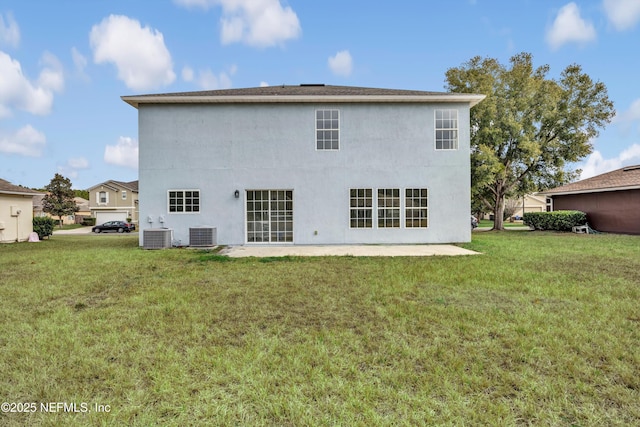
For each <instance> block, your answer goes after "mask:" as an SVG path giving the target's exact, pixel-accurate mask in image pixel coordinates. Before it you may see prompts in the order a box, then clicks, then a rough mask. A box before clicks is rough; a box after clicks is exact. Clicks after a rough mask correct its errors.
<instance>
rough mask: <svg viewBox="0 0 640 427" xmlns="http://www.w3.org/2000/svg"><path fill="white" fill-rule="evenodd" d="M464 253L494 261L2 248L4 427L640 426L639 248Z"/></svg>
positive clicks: (477, 243) (561, 244)
mask: <svg viewBox="0 0 640 427" xmlns="http://www.w3.org/2000/svg"><path fill="white" fill-rule="evenodd" d="M464 246H465V247H466V248H469V249H473V250H477V251H480V252H483V253H484V255H479V256H468V257H429V258H408V257H407V258H355V257H318V258H290V257H285V258H281V259H275V258H267V259H255V258H245V259H234V260H230V259H228V258H225V257H222V256H219V255H216V254H213V253H207V252H204V251H198V250H189V249H182V250H179V249H175V250H165V251H144V250H142V249H139V248H138V247H137V236H128V235H124V236H121V235H99V236H95V235H88V236H73V235H66V236H54V237H52V238H51V239H50V240H48V241H44V242H40V243H37V244H36V243H24V244H11V245H0V301H1V303H0V304H1V305H0V325H2V328H1V329H0V349H1V351H0V400H1V401H2V402H13V403H14V404H13V405H12V406H11V407H6V406H3V412H0V425H3V426H24V425H44V426H65V425H69V426H76V425H77V426H86V425H105V426H106V425H116V426H121V425H128V426H153V425H168V426H189V425H222V426H237V425H250V426H271V425H277V426H315V425H343V426H374V425H375V426H391V425H407V426H420V425H456V426H458V425H522V426H525V425H545V426H546V425H561V426H616V425H619V426H630V425H640V351H639V348H640V305H639V302H640V237H637V236H636V237H633V236H614V235H575V234H553V233H543V232H499V233H494V232H484V233H474V235H473V242H472V243H470V244H466V245H464ZM57 402H63V404H58V403H57ZM31 403H35V406H30V405H31ZM19 404H20V405H21V406H19ZM24 404H26V405H24ZM64 404H66V405H67V406H66V408H65V406H64ZM73 404H75V405H76V406H75V408H74V407H73V406H72V405H73ZM96 405H98V406H96ZM34 407H35V409H36V410H35V411H33V412H28V413H14V412H4V409H5V408H9V409H14V410H18V409H21V410H25V408H26V409H27V410H29V411H32V410H33V409H32V408H34ZM45 409H48V410H49V412H46V411H45ZM52 409H53V410H55V411H57V412H54V411H52ZM73 409H75V411H76V412H69V411H71V410H73ZM85 409H86V410H85Z"/></svg>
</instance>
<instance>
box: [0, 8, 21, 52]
mask: <svg viewBox="0 0 640 427" xmlns="http://www.w3.org/2000/svg"><path fill="white" fill-rule="evenodd" d="M6 19H7V21H6V22H5V20H4V18H3V17H2V14H0V44H5V45H8V46H11V47H18V45H19V44H20V28H19V27H18V23H17V22H16V21H15V19H13V15H11V14H10V13H8V14H7V15H6Z"/></svg>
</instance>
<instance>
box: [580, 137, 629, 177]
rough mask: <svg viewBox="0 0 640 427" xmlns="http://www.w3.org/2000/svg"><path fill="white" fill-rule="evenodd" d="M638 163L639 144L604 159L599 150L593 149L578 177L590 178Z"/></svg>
mask: <svg viewBox="0 0 640 427" xmlns="http://www.w3.org/2000/svg"><path fill="white" fill-rule="evenodd" d="M637 164H640V144H633V145H631V146H630V147H628V148H627V149H625V150H624V151H622V152H621V153H620V154H619V155H618V156H617V157H614V158H612V159H605V158H604V157H602V154H600V152H599V151H594V152H593V153H592V154H591V155H590V156H589V157H588V158H587V161H586V163H585V164H584V166H582V168H581V169H582V174H581V175H580V179H586V178H590V177H592V176H596V175H600V174H602V173H605V172H611V171H613V170H616V169H620V168H622V167H625V166H630V165H637Z"/></svg>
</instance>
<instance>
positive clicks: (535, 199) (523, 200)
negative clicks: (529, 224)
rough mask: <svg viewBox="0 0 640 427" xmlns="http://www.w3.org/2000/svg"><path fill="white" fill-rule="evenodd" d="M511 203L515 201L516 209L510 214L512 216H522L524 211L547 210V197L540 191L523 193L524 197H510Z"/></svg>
mask: <svg viewBox="0 0 640 427" xmlns="http://www.w3.org/2000/svg"><path fill="white" fill-rule="evenodd" d="M512 203H515V205H516V206H517V208H516V211H515V212H514V213H513V215H512V216H513V217H518V218H522V215H523V213H525V212H546V211H547V197H546V196H545V195H543V194H540V193H533V194H525V195H524V197H520V198H518V199H512ZM523 204H524V209H523ZM523 211H524V212H523Z"/></svg>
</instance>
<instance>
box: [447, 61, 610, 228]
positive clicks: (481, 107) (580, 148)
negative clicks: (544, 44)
mask: <svg viewBox="0 0 640 427" xmlns="http://www.w3.org/2000/svg"><path fill="white" fill-rule="evenodd" d="M509 62H510V67H506V66H504V65H502V64H500V62H498V60H496V59H493V58H484V59H483V58H480V57H479V56H477V57H474V58H472V59H471V60H469V61H468V62H466V63H464V64H462V65H461V66H460V67H457V68H450V69H449V70H447V72H446V82H447V89H448V90H449V91H451V92H458V93H478V94H484V95H486V98H485V99H484V100H483V101H482V102H481V103H479V104H478V105H476V106H474V107H473V108H472V109H471V123H470V124H471V193H472V198H473V199H474V202H473V203H472V204H474V205H475V206H477V208H478V209H479V208H480V207H484V209H483V210H484V211H485V212H486V211H489V212H493V214H494V227H493V228H494V229H495V230H502V229H504V224H503V213H504V207H505V197H518V196H522V195H523V194H526V193H528V192H531V191H541V190H544V189H547V188H550V187H555V186H558V185H562V184H565V183H567V182H571V181H572V180H575V179H576V178H577V176H578V175H579V171H572V170H570V169H569V164H570V163H572V162H577V161H579V160H581V159H583V158H585V157H586V156H587V155H588V154H590V153H591V151H592V149H593V147H592V143H591V141H592V140H593V138H595V137H596V136H597V135H598V133H599V130H600V129H601V128H603V127H604V126H605V125H606V124H607V123H609V122H610V121H611V119H612V118H613V116H614V115H615V110H614V108H613V102H611V101H610V100H609V97H608V94H607V88H606V86H605V85H604V84H603V83H601V82H594V81H593V80H592V79H591V78H590V77H589V76H588V75H587V74H585V73H584V72H583V71H582V68H581V67H580V66H579V65H576V64H573V65H569V66H568V67H567V68H565V69H564V71H562V73H561V74H560V77H559V78H558V79H551V78H548V77H547V75H548V73H549V66H548V65H543V66H540V67H538V68H534V66H533V63H532V56H531V54H529V53H520V54H518V55H515V56H513V57H511V59H510V60H509ZM480 204H481V206H479V205H480Z"/></svg>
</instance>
